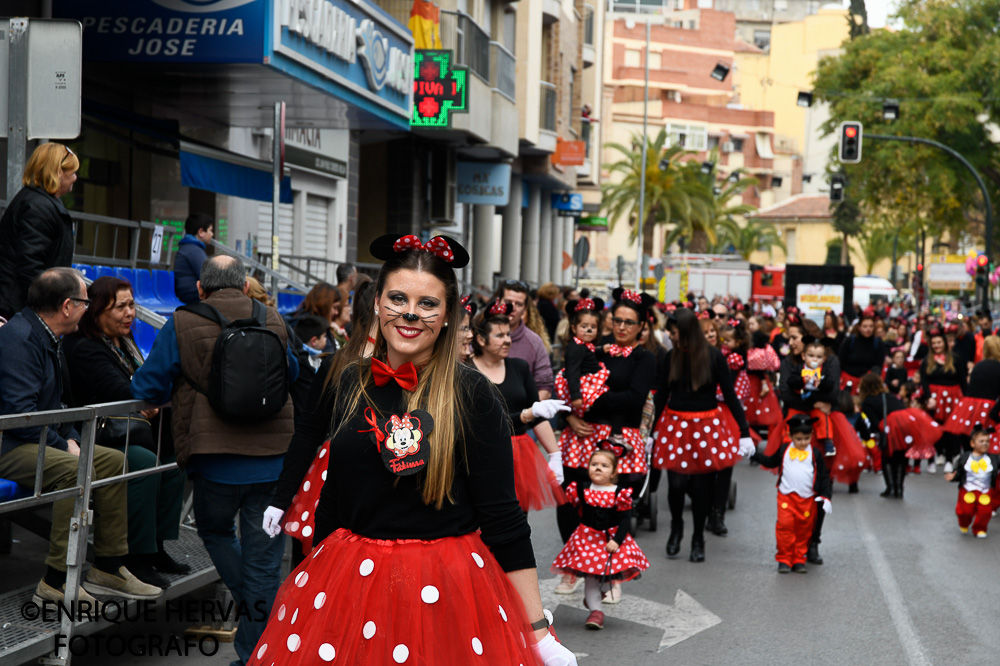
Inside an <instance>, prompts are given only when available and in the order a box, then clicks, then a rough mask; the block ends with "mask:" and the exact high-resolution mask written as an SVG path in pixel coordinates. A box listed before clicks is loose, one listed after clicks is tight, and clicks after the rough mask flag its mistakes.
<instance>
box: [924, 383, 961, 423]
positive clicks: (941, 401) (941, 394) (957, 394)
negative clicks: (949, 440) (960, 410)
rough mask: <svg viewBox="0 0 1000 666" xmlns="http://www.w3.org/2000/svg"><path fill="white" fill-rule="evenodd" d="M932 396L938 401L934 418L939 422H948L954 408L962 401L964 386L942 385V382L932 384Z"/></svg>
mask: <svg viewBox="0 0 1000 666" xmlns="http://www.w3.org/2000/svg"><path fill="white" fill-rule="evenodd" d="M929 387H930V392H931V394H930V396H928V397H931V398H934V400H935V401H936V402H937V406H936V407H934V414H933V415H932V416H933V417H934V420H935V421H937V422H938V423H947V422H948V417H949V416H951V412H952V410H954V409H955V407H957V406H958V403H959V402H961V401H962V388H961V387H960V386H941V385H940V384H930V385H929Z"/></svg>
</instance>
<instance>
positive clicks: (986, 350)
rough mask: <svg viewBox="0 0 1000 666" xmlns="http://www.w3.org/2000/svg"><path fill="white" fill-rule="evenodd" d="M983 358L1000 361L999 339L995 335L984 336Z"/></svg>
mask: <svg viewBox="0 0 1000 666" xmlns="http://www.w3.org/2000/svg"><path fill="white" fill-rule="evenodd" d="M983 358H984V359H987V358H992V359H994V360H997V361H1000V338H998V337H997V336H995V335H988V336H986V339H985V340H983Z"/></svg>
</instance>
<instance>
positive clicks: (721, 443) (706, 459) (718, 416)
mask: <svg viewBox="0 0 1000 666" xmlns="http://www.w3.org/2000/svg"><path fill="white" fill-rule="evenodd" d="M734 423H735V419H732V418H731V417H730V418H729V419H727V418H726V416H725V415H724V414H723V412H722V409H720V408H718V407H716V408H715V409H713V410H711V411H707V412H674V411H671V410H669V409H664V410H663V414H662V415H661V416H660V421H659V423H657V424H656V430H655V431H654V435H653V440H654V444H653V467H657V468H659V469H666V470H669V471H671V472H680V473H681V474H704V473H706V472H718V471H719V470H723V469H726V468H727V467H732V466H733V465H735V464H736V461H737V460H739V439H740V431H739V430H738V429H734V428H733V426H732V424H734Z"/></svg>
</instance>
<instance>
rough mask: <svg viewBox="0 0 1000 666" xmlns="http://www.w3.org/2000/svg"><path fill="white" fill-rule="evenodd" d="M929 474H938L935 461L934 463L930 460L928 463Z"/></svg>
mask: <svg viewBox="0 0 1000 666" xmlns="http://www.w3.org/2000/svg"><path fill="white" fill-rule="evenodd" d="M927 473H928V474H937V463H936V462H935V461H933V460H928V461H927Z"/></svg>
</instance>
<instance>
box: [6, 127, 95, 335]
mask: <svg viewBox="0 0 1000 666" xmlns="http://www.w3.org/2000/svg"><path fill="white" fill-rule="evenodd" d="M79 168H80V160H78V159H77V157H76V155H74V154H73V151H72V150H70V149H69V148H67V147H66V146H64V145H63V144H61V143H46V144H42V145H41V146H39V147H38V148H36V149H35V152H34V153H32V155H31V159H29V160H28V165H27V166H26V167H25V168H24V176H23V177H22V179H21V182H22V183H24V187H23V188H21V190H20V191H19V192H18V193H17V194H15V195H14V197H13V198H12V199H9V201H8V202H7V210H6V211H5V212H4V214H3V218H0V317H6V318H7V319H10V318H11V317H12V316H13V315H14V314H15V313H17V312H20V311H21V310H22V309H23V308H24V304H25V301H26V300H27V298H28V285H30V284H31V281H32V280H34V279H35V278H36V277H38V276H39V275H40V274H41V273H42V272H43V271H45V270H46V269H49V268H54V267H56V266H69V265H70V264H72V263H73V245H74V243H73V219H72V218H71V217H70V215H69V211H67V210H66V207H65V206H64V205H63V203H62V202H61V201H60V200H59V198H60V197H64V196H66V195H67V194H69V193H70V192H71V191H72V189H73V183H74V182H76V172H77V169H79Z"/></svg>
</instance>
